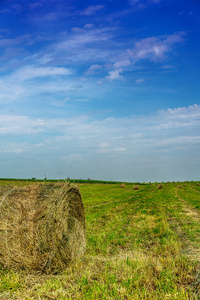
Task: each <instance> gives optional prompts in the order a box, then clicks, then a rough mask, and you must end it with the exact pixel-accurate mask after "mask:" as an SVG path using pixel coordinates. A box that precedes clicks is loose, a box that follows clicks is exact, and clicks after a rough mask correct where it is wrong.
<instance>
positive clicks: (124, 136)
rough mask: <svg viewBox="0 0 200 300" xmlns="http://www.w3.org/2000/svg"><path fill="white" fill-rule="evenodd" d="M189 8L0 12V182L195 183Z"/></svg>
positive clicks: (157, 1) (80, 6)
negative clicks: (22, 179) (68, 180)
mask: <svg viewBox="0 0 200 300" xmlns="http://www.w3.org/2000/svg"><path fill="white" fill-rule="evenodd" d="M199 14H200V3H199V1H197V0H196V1H195V0H190V1H188V0H125V1H121V0H115V1H114V0H105V1H103V0H98V1H97V0H94V1H80V0H79V1H78V0H77V1H76V0H65V1H64V0H48V1H47V0H42V1H27V0H26V1H25V0H24V1H23V0H21V1H16V0H7V1H1V3H0V22H1V23H0V24H1V26H0V177H15V178H31V177H36V178H44V176H47V178H67V177H70V178H91V179H102V180H119V181H132V182H134V181H142V182H143V181H146V182H148V181H166V180H200V176H199V174H200V173H199V170H200V159H199V153H200V130H199V129H200V34H199V31H200V19H199Z"/></svg>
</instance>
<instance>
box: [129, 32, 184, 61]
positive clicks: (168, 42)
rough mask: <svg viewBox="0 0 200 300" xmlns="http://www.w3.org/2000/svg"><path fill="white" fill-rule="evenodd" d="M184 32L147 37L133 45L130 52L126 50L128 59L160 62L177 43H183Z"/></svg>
mask: <svg viewBox="0 0 200 300" xmlns="http://www.w3.org/2000/svg"><path fill="white" fill-rule="evenodd" d="M184 34H185V33H184V32H179V33H176V34H172V35H167V36H158V37H149V38H146V39H142V40H140V41H138V42H136V43H135V46H134V48H133V49H132V50H130V49H129V50H127V53H128V55H129V56H130V57H132V58H134V59H136V60H141V59H150V60H161V59H165V58H166V55H167V54H168V52H170V51H171V50H172V48H173V46H174V45H175V44H177V43H181V42H183V41H184V38H183V36H184Z"/></svg>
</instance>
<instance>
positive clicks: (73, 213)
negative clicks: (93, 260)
mask: <svg viewBox="0 0 200 300" xmlns="http://www.w3.org/2000/svg"><path fill="white" fill-rule="evenodd" d="M85 247H86V240H85V215H84V208H83V203H82V199H81V195H80V192H79V189H78V187H77V186H75V185H73V186H72V185H69V184H65V183H64V184H51V185H45V184H37V185H32V186H27V187H25V188H12V189H11V190H10V191H9V192H8V191H7V192H6V193H4V196H3V195H2V196H1V204H0V264H1V265H2V266H3V267H7V268H13V269H27V270H36V271H42V272H45V273H55V272H58V271H61V270H63V269H64V268H66V267H67V266H68V265H69V264H70V263H71V262H73V261H75V260H77V259H79V258H80V257H81V256H82V255H83V254H84V252H85Z"/></svg>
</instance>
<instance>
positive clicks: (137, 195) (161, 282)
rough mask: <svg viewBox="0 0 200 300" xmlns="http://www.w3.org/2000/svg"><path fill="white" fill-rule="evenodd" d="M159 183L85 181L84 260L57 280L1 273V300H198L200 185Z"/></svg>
mask: <svg viewBox="0 0 200 300" xmlns="http://www.w3.org/2000/svg"><path fill="white" fill-rule="evenodd" d="M162 185H163V188H162V189H158V184H157V183H155V184H140V185H139V190H134V189H133V185H132V184H128V183H126V187H125V188H123V189H121V188H120V184H89V183H88V184H80V191H81V195H82V199H83V203H84V208H85V215H86V236H87V249H86V254H85V256H84V257H83V258H82V259H80V260H79V261H78V262H77V263H76V264H71V265H70V266H69V267H68V268H67V269H66V270H65V271H63V272H61V273H59V274H57V275H45V274H41V273H34V272H33V273H31V272H29V273H28V272H27V271H12V270H5V269H1V270H0V299H51V300H52V299H54V300H55V299H138V300H139V299H155V300H156V299H200V293H199V290H200V275H199V268H200V258H199V255H198V254H199V252H198V251H199V249H200V222H199V219H198V218H197V215H196V216H194V214H192V213H190V214H188V213H187V210H188V209H190V210H191V212H192V211H193V209H195V211H196V213H198V211H199V208H200V188H199V185H197V184H196V183H195V182H192V183H186V184H184V185H185V187H184V186H182V188H181V189H179V188H178V186H179V185H180V183H178V184H176V183H163V184H162ZM4 192H5V191H4ZM195 253H196V254H195Z"/></svg>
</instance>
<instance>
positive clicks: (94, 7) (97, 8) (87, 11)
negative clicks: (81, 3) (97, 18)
mask: <svg viewBox="0 0 200 300" xmlns="http://www.w3.org/2000/svg"><path fill="white" fill-rule="evenodd" d="M104 7H105V6H104V5H91V6H88V7H87V8H86V9H85V10H82V11H80V12H79V14H80V16H86V17H89V16H92V15H95V14H96V13H97V12H99V11H102V10H103V9H104Z"/></svg>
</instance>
